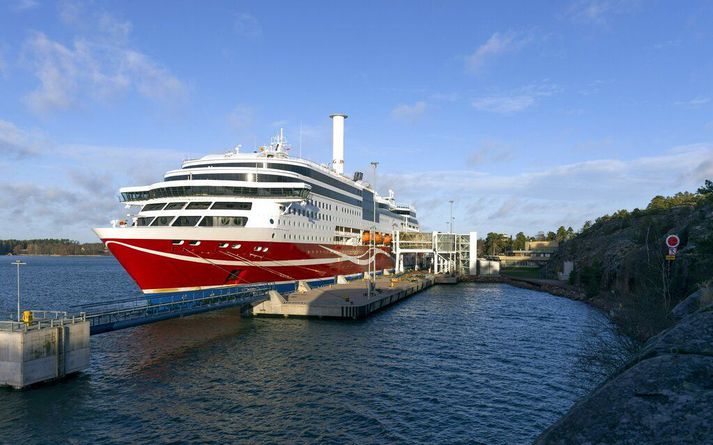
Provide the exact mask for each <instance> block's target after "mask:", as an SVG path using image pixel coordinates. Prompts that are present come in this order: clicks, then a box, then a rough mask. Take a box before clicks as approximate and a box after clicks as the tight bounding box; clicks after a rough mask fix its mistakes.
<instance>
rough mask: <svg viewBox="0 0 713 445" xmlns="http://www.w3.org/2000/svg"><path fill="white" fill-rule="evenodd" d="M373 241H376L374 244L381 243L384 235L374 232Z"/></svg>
mask: <svg viewBox="0 0 713 445" xmlns="http://www.w3.org/2000/svg"><path fill="white" fill-rule="evenodd" d="M374 242H376V244H381V243H383V242H384V236H383V235H382V234H380V233H379V232H376V234H375V235H374Z"/></svg>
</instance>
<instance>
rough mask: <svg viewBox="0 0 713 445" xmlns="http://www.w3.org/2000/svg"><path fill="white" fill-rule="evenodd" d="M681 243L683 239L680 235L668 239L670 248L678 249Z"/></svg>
mask: <svg viewBox="0 0 713 445" xmlns="http://www.w3.org/2000/svg"><path fill="white" fill-rule="evenodd" d="M680 243H681V239H680V238H679V237H678V235H669V236H667V237H666V245H667V246H668V247H678V245H679V244H680Z"/></svg>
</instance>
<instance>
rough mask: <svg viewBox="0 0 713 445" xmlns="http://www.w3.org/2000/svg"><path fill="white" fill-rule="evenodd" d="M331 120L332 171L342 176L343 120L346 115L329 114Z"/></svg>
mask: <svg viewBox="0 0 713 445" xmlns="http://www.w3.org/2000/svg"><path fill="white" fill-rule="evenodd" d="M329 117H331V118H332V170H334V171H335V172H337V173H339V174H340V175H341V174H344V119H346V118H347V117H348V116H347V115H346V114H330V115H329Z"/></svg>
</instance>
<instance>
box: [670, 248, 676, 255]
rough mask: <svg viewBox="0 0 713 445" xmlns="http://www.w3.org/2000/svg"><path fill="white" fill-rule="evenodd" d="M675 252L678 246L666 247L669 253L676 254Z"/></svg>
mask: <svg viewBox="0 0 713 445" xmlns="http://www.w3.org/2000/svg"><path fill="white" fill-rule="evenodd" d="M676 253H678V247H669V248H668V254H669V255H676Z"/></svg>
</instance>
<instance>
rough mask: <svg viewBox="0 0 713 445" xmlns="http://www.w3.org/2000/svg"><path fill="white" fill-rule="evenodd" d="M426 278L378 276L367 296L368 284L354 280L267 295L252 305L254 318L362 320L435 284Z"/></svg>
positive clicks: (272, 292) (427, 275)
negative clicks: (264, 299) (266, 298)
mask: <svg viewBox="0 0 713 445" xmlns="http://www.w3.org/2000/svg"><path fill="white" fill-rule="evenodd" d="M435 279H436V277H435V276H434V275H429V274H416V273H411V274H404V275H401V276H398V277H397V276H389V275H387V276H381V277H378V278H377V279H376V290H375V291H374V292H372V293H371V295H370V296H368V295H367V282H366V281H365V280H354V281H350V282H346V283H344V284H335V285H332V286H326V287H320V288H316V289H309V288H303V289H302V290H301V291H296V292H293V293H290V294H287V295H281V294H280V293H278V292H276V291H270V293H269V295H270V299H269V300H267V301H263V302H261V303H259V304H257V305H255V306H254V307H253V309H252V314H253V315H256V316H283V317H317V318H323V317H326V318H342V319H355V320H356V319H364V318H366V317H368V316H369V315H370V314H372V313H374V312H376V311H379V310H381V309H383V308H385V307H387V306H390V305H392V304H394V303H396V302H398V301H401V300H403V299H405V298H407V297H409V296H411V295H413V294H415V293H417V292H420V291H421V290H423V289H426V288H428V287H431V286H433V285H434V284H435V281H436V280H435Z"/></svg>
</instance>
